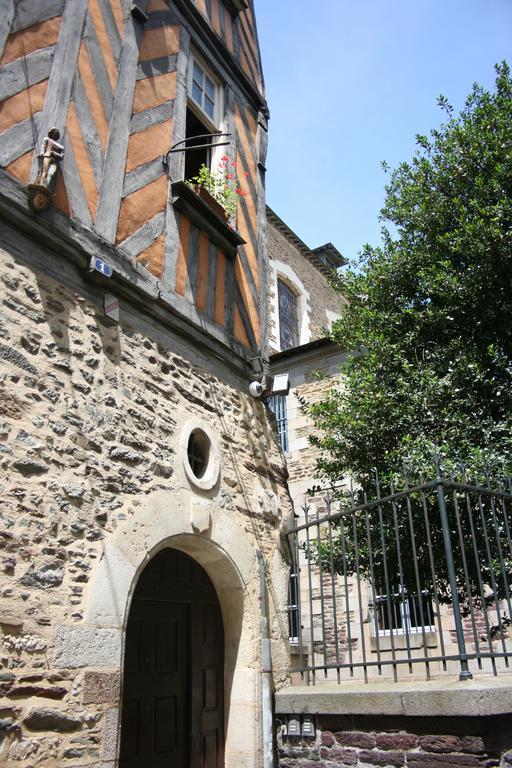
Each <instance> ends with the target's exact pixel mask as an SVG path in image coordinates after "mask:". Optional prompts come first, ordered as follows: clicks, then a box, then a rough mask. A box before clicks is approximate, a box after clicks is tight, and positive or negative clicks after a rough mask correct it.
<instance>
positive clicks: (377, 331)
mask: <svg viewBox="0 0 512 768" xmlns="http://www.w3.org/2000/svg"><path fill="white" fill-rule="evenodd" d="M496 69H497V77H496V88H495V91H494V92H488V91H486V90H484V89H483V88H481V87H480V86H478V85H475V86H474V87H473V90H472V92H471V94H470V95H469V97H468V99H467V101H466V104H465V107H464V109H463V110H462V111H461V113H460V115H457V116H454V115H453V114H452V108H451V107H450V106H449V104H448V103H447V101H446V99H445V98H444V97H440V99H439V103H440V105H441V107H442V108H443V109H444V110H446V112H447V113H448V120H447V122H446V123H445V124H444V125H442V126H441V128H439V129H438V130H434V131H432V132H431V135H430V137H428V138H427V137H425V136H417V144H418V150H417V152H416V154H415V156H414V157H413V159H412V161H411V162H410V163H402V164H401V165H400V166H399V167H398V168H397V169H396V170H395V171H394V172H393V173H392V174H391V178H390V182H389V184H388V185H387V187H386V192H387V195H386V200H385V205H384V208H383V209H382V211H381V218H382V220H383V222H384V226H383V230H382V232H383V242H382V245H381V246H380V247H376V248H375V247H371V246H369V245H368V246H366V247H365V249H364V252H363V254H362V259H361V263H360V264H359V269H352V270H350V271H348V272H347V273H346V274H345V275H344V277H343V278H342V279H340V281H339V287H340V290H341V291H342V292H343V294H344V296H345V297H346V298H347V299H348V302H349V303H348V305H347V306H346V307H345V308H344V310H343V313H342V316H341V319H340V320H339V321H338V322H336V323H335V325H334V328H333V331H332V338H333V340H334V341H336V342H338V343H339V344H341V345H342V346H343V347H344V348H345V349H347V350H354V351H356V352H361V354H360V355H359V356H354V357H353V358H351V359H350V360H349V362H348V363H347V364H346V365H345V366H344V369H343V376H344V383H343V387H342V388H338V389H335V390H333V392H332V393H331V395H330V397H329V398H328V399H326V400H325V401H324V402H322V403H320V404H318V405H316V406H314V407H313V408H312V409H311V412H312V414H313V416H314V419H315V422H316V425H317V426H318V427H319V428H320V430H321V434H320V436H319V437H317V438H315V440H314V441H315V442H316V443H317V444H318V446H319V447H320V448H321V449H322V458H321V459H320V464H319V468H320V471H321V473H322V475H324V476H326V477H327V478H330V479H331V480H333V481H336V480H338V479H339V478H340V477H342V476H345V475H352V476H353V477H355V478H356V479H357V480H361V478H362V477H365V476H366V475H367V474H368V472H369V471H370V470H371V469H372V468H373V467H376V468H378V469H379V471H380V472H381V473H382V474H384V475H386V474H388V473H390V472H392V471H393V470H394V469H395V468H396V467H397V466H400V464H401V462H402V460H403V459H404V457H406V458H408V460H409V461H410V462H411V463H412V464H413V465H414V466H415V467H417V468H421V467H422V466H423V464H425V462H426V463H428V464H429V465H431V457H432V448H433V446H434V445H437V446H439V447H440V448H441V449H442V452H443V453H444V454H445V455H447V456H448V457H450V458H452V459H462V460H464V461H467V462H469V463H471V464H475V463H477V464H478V463H480V464H482V463H485V462H487V463H490V464H492V465H493V466H496V462H499V463H500V464H501V465H505V466H506V467H507V468H510V466H511V465H512V428H511V427H512V80H511V77H510V71H509V68H508V66H507V65H506V64H505V63H503V64H501V65H500V66H498V67H497V68H496ZM389 225H391V226H389Z"/></svg>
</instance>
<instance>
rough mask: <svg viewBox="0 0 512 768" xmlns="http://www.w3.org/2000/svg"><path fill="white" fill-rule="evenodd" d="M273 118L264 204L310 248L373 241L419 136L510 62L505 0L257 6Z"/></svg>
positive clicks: (273, 0) (352, 249)
mask: <svg viewBox="0 0 512 768" xmlns="http://www.w3.org/2000/svg"><path fill="white" fill-rule="evenodd" d="M255 5H256V14H257V21H258V32H259V38H260V46H261V50H262V57H263V68H264V73H265V81H266V91H267V99H268V102H269V107H270V113H271V121H270V139H269V154H268V157H267V169H268V172H267V202H268V203H269V205H270V206H271V207H272V208H273V209H274V210H275V212H276V213H277V214H278V215H279V216H281V218H282V219H284V221H285V222H286V223H287V224H288V225H289V226H290V227H292V229H294V230H295V231H296V233H297V234H298V235H299V237H301V238H302V239H303V240H304V241H305V242H306V244H307V245H309V246H310V247H316V246H318V245H320V244H322V243H324V242H326V241H331V242H333V243H334V245H335V246H336V247H337V248H338V249H339V250H340V251H341V252H342V253H343V254H344V255H345V256H346V257H348V258H353V257H355V256H356V254H357V252H358V251H359V250H360V248H361V247H362V245H363V243H365V242H370V243H372V244H374V245H375V244H377V243H378V242H379V239H380V224H379V221H378V213H379V209H380V208H381V206H382V203H383V200H384V185H385V183H386V176H385V174H384V173H383V171H382V169H381V167H380V163H381V161H382V160H385V161H386V162H387V163H388V164H389V165H390V166H391V167H395V166H396V165H398V163H400V162H401V161H403V160H408V159H410V158H411V157H412V154H413V152H414V148H415V141H414V137H415V135H416V134H417V133H427V132H428V131H429V130H430V129H431V128H435V127H436V126H438V125H439V124H440V123H441V122H443V113H442V112H441V110H440V109H439V108H438V107H437V104H436V98H437V96H438V95H439V94H440V93H443V94H444V95H445V96H446V97H447V98H448V100H449V101H450V102H451V103H452V104H453V106H454V107H455V108H456V109H459V108H460V107H462V105H463V103H464V99H465V97H466V95H467V94H468V93H469V91H470V90H471V86H472V84H473V82H475V81H477V82H479V83H481V84H482V85H484V86H488V87H490V86H492V83H493V81H494V64H495V63H496V62H497V61H501V60H502V59H507V61H508V62H509V64H511V66H512V0H316V2H309V1H307V0H255Z"/></svg>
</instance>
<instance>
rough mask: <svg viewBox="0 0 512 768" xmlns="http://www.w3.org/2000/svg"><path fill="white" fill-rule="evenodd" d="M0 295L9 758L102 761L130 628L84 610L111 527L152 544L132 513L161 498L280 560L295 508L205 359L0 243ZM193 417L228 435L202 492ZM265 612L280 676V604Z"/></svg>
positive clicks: (206, 528) (1, 644) (167, 507)
mask: <svg viewBox="0 0 512 768" xmlns="http://www.w3.org/2000/svg"><path fill="white" fill-rule="evenodd" d="M0 302H1V314H0V466H1V474H0V570H1V578H0V584H1V588H0V696H1V701H0V740H1V741H2V744H1V746H0V764H1V765H2V766H5V767H6V768H7V767H8V766H17V767H19V768H28V766H37V765H44V766H45V768H51V767H52V766H57V765H59V766H61V765H64V764H65V765H68V764H69V765H70V766H86V765H96V766H102V767H103V768H106V767H107V766H112V765H113V761H114V760H115V758H116V749H117V738H118V709H119V696H120V683H121V665H120V657H121V652H120V644H121V640H120V637H121V635H120V634H119V631H118V630H117V629H115V630H114V629H112V628H111V627H109V626H106V627H104V628H97V627H96V628H95V627H91V626H89V624H88V623H87V621H86V614H87V612H88V611H89V613H90V612H91V610H92V611H94V609H95V606H94V605H91V600H93V599H95V598H93V597H92V596H91V595H92V592H91V587H90V585H91V581H92V579H93V576H94V574H95V569H97V568H98V565H99V563H100V562H101V561H102V558H104V553H105V552H106V551H107V549H108V546H109V541H111V540H114V539H115V537H116V536H117V537H118V539H119V538H120V537H125V538H131V539H134V540H135V539H137V537H138V536H140V541H138V543H137V546H138V548H139V550H138V551H140V552H143V550H144V548H145V547H146V546H149V544H148V541H149V539H148V535H149V534H147V531H148V530H149V528H148V525H150V523H146V524H145V527H144V525H142V523H141V522H140V520H141V517H142V516H143V514H144V513H145V510H146V512H147V508H149V507H150V506H151V503H152V502H151V500H152V499H154V498H156V497H158V498H159V499H164V500H165V504H164V510H163V512H162V515H163V517H162V519H163V520H165V521H167V520H171V521H172V517H173V515H179V516H180V520H182V521H183V520H184V521H185V523H183V526H184V527H183V532H184V533H185V534H186V533H187V531H188V533H189V534H190V536H192V535H196V536H198V535H201V536H202V539H201V540H202V541H204V542H205V544H204V546H205V547H206V541H207V539H208V536H210V537H212V536H213V534H211V530H212V529H213V528H214V527H215V524H216V523H215V520H216V517H217V518H218V517H219V516H222V515H223V516H224V518H226V519H227V520H228V521H229V525H231V526H232V529H233V530H234V531H235V533H234V534H233V533H229V536H230V537H231V541H232V543H231V547H232V549H231V555H232V557H233V559H234V560H235V561H236V558H237V557H238V556H240V558H241V559H243V557H244V555H243V552H245V550H244V549H243V547H244V546H246V545H247V546H249V545H250V546H251V547H253V548H255V549H256V548H257V549H260V550H261V551H263V552H264V553H265V554H266V555H267V556H268V557H269V559H270V560H271V559H272V557H273V553H274V551H275V547H276V540H277V535H278V527H279V520H280V516H281V514H287V503H288V502H287V498H286V494H285V493H284V489H285V485H284V473H283V464H282V458H281V455H280V452H279V449H278V447H277V444H276V441H275V436H274V434H273V432H272V430H271V428H270V427H269V426H268V424H267V421H266V418H265V415H264V411H263V406H262V405H261V403H260V402H258V401H255V400H253V399H252V398H250V397H249V395H248V394H247V395H246V394H245V393H244V392H243V391H242V389H241V386H240V384H239V383H238V384H237V382H236V381H235V380H234V377H233V376H231V379H230V376H229V374H228V373H226V371H223V372H222V375H221V376H219V375H215V367H214V364H213V363H211V362H209V361H208V359H207V358H206V356H204V355H203V356H201V355H200V354H199V353H196V352H194V350H190V351H189V352H190V353H189V355H188V357H186V356H185V355H184V354H183V353H182V352H183V345H182V346H181V347H180V346H179V344H178V345H176V344H175V345H174V346H173V345H172V344H171V343H167V344H166V343H165V335H163V334H162V333H160V332H158V329H156V328H155V329H154V333H149V332H148V327H149V326H148V325H146V326H143V324H141V325H140V326H139V327H137V324H136V322H135V318H136V314H135V313H133V315H132V324H130V323H128V322H121V324H120V325H112V326H108V325H106V324H105V323H104V321H103V319H102V317H101V313H100V311H99V310H98V308H97V307H96V306H95V305H94V304H92V303H90V302H89V301H86V300H85V299H84V298H83V297H81V296H80V295H79V294H78V293H75V292H73V291H72V290H70V289H69V288H67V287H65V286H64V285H62V284H60V283H58V282H56V281H55V280H53V279H52V278H51V277H49V276H47V275H45V276H42V275H41V274H38V273H36V272H33V271H32V269H30V268H29V267H28V266H26V265H24V264H22V263H20V262H19V261H18V260H17V259H16V258H15V257H14V256H12V255H10V254H9V253H6V252H5V251H1V252H0ZM176 348H179V349H180V350H181V351H180V353H177V352H176V351H175V350H176ZM191 415H193V416H194V418H199V419H201V420H203V421H204V423H205V424H206V425H208V427H209V428H210V429H211V430H212V432H213V433H214V434H215V435H217V436H218V444H219V451H220V457H221V479H220V481H219V483H218V484H217V486H216V487H215V488H214V489H213V490H212V491H211V492H209V493H207V494H198V495H197V494H196V495H194V494H193V493H192V492H191V489H190V487H189V485H188V483H187V480H186V478H185V475H184V473H183V468H182V456H181V455H180V444H179V435H180V431H181V428H182V425H183V424H184V423H185V422H186V420H187V419H188V418H190V416H191ZM153 503H154V502H153ZM173 504H174V505H175V507H176V508H173ZM148 505H149V507H148ZM198 506H199V508H200V512H201V510H202V512H201V514H199V516H198V515H197V509H198ZM194 510H195V511H194ZM194 515H196V517H194ZM224 518H223V519H224ZM205 521H206V522H205ZM196 523H197V524H196ZM164 524H165V525H167V522H165V523H162V525H164ZM170 524H171V523H169V525H170ZM158 525H160V523H158ZM219 525H220V524H219ZM187 526H188V527H187ZM226 530H227V529H226ZM230 531H231V529H230ZM161 535H162V537H163V536H164V535H165V531H162V534H161ZM219 535H221V534H219ZM224 536H225V538H226V537H227V538H229V536H228V534H226V533H225V534H224ZM144 537H146V538H144ZM198 546H199V547H201V546H202V545H201V544H200V543H199V545H198ZM239 552H240V553H242V554H240V555H239V554H237V553H239ZM141 557H142V555H141ZM246 559H247V558H246ZM119 567H120V569H121V566H119ZM123 567H126V566H123ZM250 567H252V566H251V565H250V564H248V565H247V569H249V568H250ZM253 570H254V569H253ZM248 573H249V570H248ZM251 573H252V571H251ZM283 573H284V576H283V580H282V583H283V590H285V589H286V586H285V585H286V569H285V570H284V571H283ZM116 578H117V575H116ZM130 578H132V577H131V576H130ZM247 578H248V585H247V590H248V595H249V597H248V598H247V606H248V611H249V619H248V621H249V630H248V632H249V634H248V637H249V641H248V643H247V648H248V650H247V659H246V660H245V661H244V662H243V663H244V664H245V666H244V667H243V669H241V671H240V675H241V679H240V680H241V681H240V686H239V687H240V691H241V693H240V701H241V704H240V706H242V705H243V706H250V707H252V708H253V709H254V712H255V715H254V716H255V719H256V720H257V705H258V700H257V697H256V696H255V692H257V671H256V670H257V668H258V664H257V653H258V651H257V650H255V648H256V649H257V648H258V642H257V628H258V622H259V616H258V603H257V599H255V594H256V586H254V585H256V584H257V573H256V572H255V573H254V584H253V582H251V581H250V578H252V577H250V576H248V577H247ZM114 581H115V579H114ZM276 583H278V582H276ZM104 589H105V590H107V589H108V585H107V584H105V587H104ZM95 594H96V593H95ZM100 597H101V593H100ZM281 597H283V596H281ZM220 599H221V602H222V595H220ZM281 604H282V605H284V606H285V605H286V600H285V599H281ZM122 620H124V619H123V617H121V621H122ZM272 626H273V634H274V641H275V643H276V645H279V647H281V658H282V664H281V668H279V665H278V666H277V667H276V675H277V677H278V678H279V676H281V680H282V681H283V680H284V679H285V675H286V653H285V651H284V650H283V649H284V645H283V644H282V643H281V640H282V635H283V634H284V635H286V620H285V618H283V616H274V618H273V625H272ZM251 627H252V630H251V629H250V628H251ZM283 627H284V629H283ZM251 631H254V632H255V633H256V634H254V636H253V637H252V642H251ZM280 643H281V645H280ZM238 654H239V657H238V662H237V664H240V660H241V659H243V653H242V652H241V651H240V649H238ZM277 658H278V659H279V653H278V654H277ZM94 660H96V664H94V663H92V664H91V661H94ZM229 663H230V662H229V657H227V659H226V664H227V665H228V666H229ZM238 673H239V667H237V668H236V670H235V669H234V668H233V670H232V674H233V676H234V683H233V686H234V690H235V691H236V685H237V683H236V675H237V674H238ZM243 675H246V677H243ZM244 696H245V699H244ZM228 746H229V745H228ZM252 748H253V749H256V745H255V744H253V747H252ZM241 749H242V750H244V751H245V750H246V749H248V747H246V746H244V745H242V747H241ZM240 760H241V761H240V763H239V764H240V765H242V764H243V763H242V758H240ZM232 764H235V761H234V759H232Z"/></svg>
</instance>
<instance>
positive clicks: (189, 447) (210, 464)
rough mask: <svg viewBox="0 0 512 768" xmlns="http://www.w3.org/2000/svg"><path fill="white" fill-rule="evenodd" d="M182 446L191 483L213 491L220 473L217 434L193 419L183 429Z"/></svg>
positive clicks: (201, 488)
mask: <svg viewBox="0 0 512 768" xmlns="http://www.w3.org/2000/svg"><path fill="white" fill-rule="evenodd" d="M180 445H181V452H182V453H181V455H182V461H183V467H184V469H185V474H186V476H187V478H188V479H189V481H190V482H191V483H192V484H193V485H195V486H196V488H199V489H200V490H202V491H209V490H211V489H212V488H213V487H214V486H215V484H216V483H217V481H218V479H219V473H220V451H219V446H218V440H217V438H216V435H215V433H214V432H212V430H211V429H210V428H209V427H208V425H207V424H205V423H204V422H203V421H201V420H199V419H191V420H190V421H189V422H188V423H187V424H185V426H184V428H183V432H182V433H181V440H180Z"/></svg>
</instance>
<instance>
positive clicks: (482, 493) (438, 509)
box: [288, 461, 512, 684]
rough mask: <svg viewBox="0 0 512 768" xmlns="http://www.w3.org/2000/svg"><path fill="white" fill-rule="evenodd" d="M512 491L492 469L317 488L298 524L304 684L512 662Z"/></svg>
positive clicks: (297, 642)
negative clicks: (370, 488)
mask: <svg viewBox="0 0 512 768" xmlns="http://www.w3.org/2000/svg"><path fill="white" fill-rule="evenodd" d="M511 510H512V487H511V483H510V480H509V479H507V480H506V481H498V480H495V479H492V478H491V477H490V476H489V475H488V474H485V475H483V476H482V477H480V478H477V479H475V478H469V477H467V476H466V474H465V473H464V471H463V470H461V472H460V473H459V474H457V476H454V475H449V476H446V475H443V474H442V472H441V468H440V466H439V462H438V461H436V463H435V473H433V479H431V480H428V479H425V478H424V477H419V478H417V479H416V482H415V483H412V482H411V481H410V479H409V478H408V477H407V475H406V474H405V473H404V475H403V476H402V478H401V480H399V481H398V483H397V484H395V485H391V486H389V487H386V488H385V487H383V485H382V483H381V482H379V480H378V478H375V483H374V493H373V494H372V498H369V495H368V493H367V492H364V491H363V490H362V489H354V488H337V489H330V490H325V489H324V490H322V491H318V492H312V493H311V494H310V495H309V496H308V497H307V498H306V501H305V504H304V507H303V508H302V514H301V515H299V517H297V518H296V521H295V526H294V527H293V529H292V530H290V531H289V533H288V536H289V541H290V546H291V551H292V552H293V560H294V561H293V564H292V569H291V578H290V599H289V626H290V641H291V643H292V645H293V647H294V649H295V655H294V657H295V659H296V663H295V667H294V670H295V673H296V674H298V675H300V677H301V679H302V680H303V681H304V682H307V683H310V684H311V683H312V684H315V683H316V682H318V681H319V680H320V679H322V680H324V679H327V680H334V681H337V682H341V681H342V680H345V679H347V678H349V679H350V678H361V679H362V680H364V681H366V682H368V680H370V679H372V678H377V677H378V678H386V677H388V678H390V679H393V680H395V681H396V680H398V679H404V678H414V677H415V676H418V675H420V676H421V677H423V676H426V677H427V678H431V677H434V676H438V675H445V674H450V673H451V674H458V675H459V676H460V678H461V679H468V678H471V677H472V676H473V674H474V673H476V672H483V673H485V672H487V673H492V674H494V675H497V674H498V673H499V672H500V670H505V669H506V668H508V666H509V663H510V662H509V659H510V658H511V657H512V636H511V634H512V633H511V632H510V628H511V624H512V578H511V576H512V538H511V528H512V520H511Z"/></svg>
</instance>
